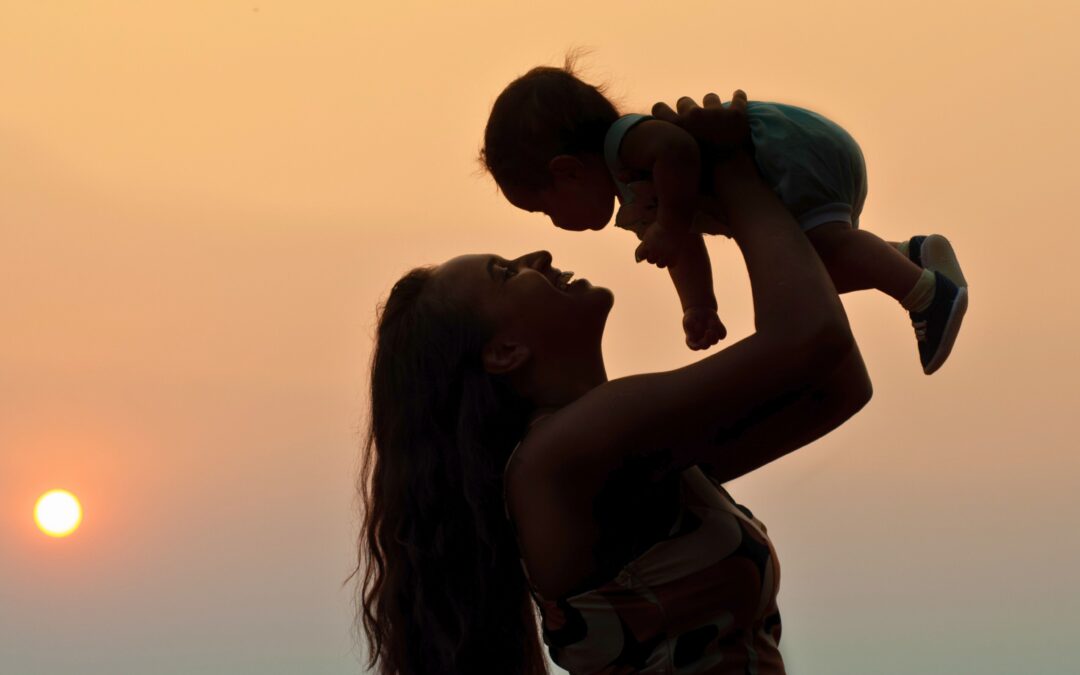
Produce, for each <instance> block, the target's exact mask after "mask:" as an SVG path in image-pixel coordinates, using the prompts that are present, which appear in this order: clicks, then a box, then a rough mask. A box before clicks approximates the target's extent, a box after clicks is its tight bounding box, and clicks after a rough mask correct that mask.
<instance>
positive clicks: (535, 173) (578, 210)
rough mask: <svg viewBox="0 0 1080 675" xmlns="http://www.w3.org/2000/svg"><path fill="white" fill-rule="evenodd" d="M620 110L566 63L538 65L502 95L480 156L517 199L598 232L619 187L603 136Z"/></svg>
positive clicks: (568, 224) (561, 221)
mask: <svg viewBox="0 0 1080 675" xmlns="http://www.w3.org/2000/svg"><path fill="white" fill-rule="evenodd" d="M618 118H619V112H618V111H617V110H616V109H615V106H614V105H612V104H611V102H610V101H608V100H607V98H605V97H604V95H603V94H602V93H601V92H600V90H599V89H598V88H597V87H594V86H592V85H589V84H586V83H585V82H582V81H581V80H579V79H578V78H577V77H575V76H574V74H573V73H572V72H571V69H570V66H569V64H568V65H567V67H565V68H550V67H546V66H541V67H539V68H533V69H532V70H530V71H529V72H527V73H525V74H524V75H522V76H521V77H519V78H518V79H516V80H514V81H513V82H511V83H510V85H509V86H507V87H506V89H504V90H503V91H502V93H501V94H499V98H497V99H495V105H494V106H492V108H491V116H490V117H489V118H488V123H487V128H486V129H485V130H484V149H483V150H482V151H481V153H480V159H481V161H482V162H483V164H484V166H485V167H486V168H487V170H488V171H490V172H491V175H492V176H493V177H494V178H495V182H496V183H498V185H499V189H500V190H502V192H503V194H504V195H506V198H507V199H509V200H510V203H511V204H513V205H514V206H517V207H518V208H521V209H525V210H526V211H540V212H543V213H545V214H547V216H548V217H549V218H551V221H552V222H553V223H554V224H555V225H556V226H557V227H560V228H562V229H564V230H599V229H601V228H602V227H604V226H605V225H607V223H608V221H609V220H611V213H612V211H613V209H614V202H615V194H616V188H615V183H614V181H613V180H612V179H611V176H610V174H609V173H608V169H607V165H606V164H605V162H604V136H605V135H606V134H607V130H608V128H609V127H610V126H611V125H612V124H614V123H615V120H617V119H618Z"/></svg>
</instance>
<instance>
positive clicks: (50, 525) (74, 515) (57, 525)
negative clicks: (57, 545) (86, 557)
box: [34, 490, 82, 537]
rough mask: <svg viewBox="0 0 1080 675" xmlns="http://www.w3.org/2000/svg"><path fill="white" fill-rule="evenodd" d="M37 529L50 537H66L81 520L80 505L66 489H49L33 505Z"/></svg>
mask: <svg viewBox="0 0 1080 675" xmlns="http://www.w3.org/2000/svg"><path fill="white" fill-rule="evenodd" d="M34 520H35V521H37V526H38V529H39V530H41V531H42V532H44V533H45V534H47V535H49V536H50V537H66V536H68V535H69V534H71V533H72V532H74V531H75V530H76V529H77V528H78V527H79V523H81V522H82V506H81V505H80V504H79V500H78V499H76V498H75V495H73V494H71V493H70V492H68V491H67V490H49V491H48V492H46V493H45V494H43V495H41V496H40V497H38V500H37V505H35V506H34Z"/></svg>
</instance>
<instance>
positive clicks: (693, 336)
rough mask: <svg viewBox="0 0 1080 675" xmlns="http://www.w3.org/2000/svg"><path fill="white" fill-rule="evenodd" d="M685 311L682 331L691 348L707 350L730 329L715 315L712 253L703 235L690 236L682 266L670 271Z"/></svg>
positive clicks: (680, 264)
mask: <svg viewBox="0 0 1080 675" xmlns="http://www.w3.org/2000/svg"><path fill="white" fill-rule="evenodd" d="M668 272H669V273H670V274H671V281H672V282H673V283H674V284H675V290H676V291H677V292H678V294H679V302H680V303H682V309H683V332H685V333H686V346H687V347H689V348H690V349H708V348H709V347H711V346H713V345H714V344H716V343H717V342H718V341H720V340H723V339H724V336H726V335H727V329H726V328H724V324H723V323H721V321H720V317H719V316H717V314H716V296H715V295H714V294H713V283H712V267H711V266H710V264H709V251H708V249H706V248H705V240H704V238H703V237H702V236H701V235H700V234H690V235H689V237H688V239H687V242H686V245H685V246H684V247H683V251H682V257H681V258H680V259H679V264H678V265H674V266H672V267H669V268H668Z"/></svg>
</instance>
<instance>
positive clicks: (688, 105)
mask: <svg viewBox="0 0 1080 675" xmlns="http://www.w3.org/2000/svg"><path fill="white" fill-rule="evenodd" d="M697 107H699V106H698V104H697V101H695V100H694V99H692V98H690V97H689V96H680V97H679V100H678V101H676V102H675V108H676V109H677V110H678V111H679V114H680V115H685V114H686V113H688V112H690V111H691V110H693V109H694V108H697Z"/></svg>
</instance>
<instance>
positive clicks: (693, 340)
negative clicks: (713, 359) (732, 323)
mask: <svg viewBox="0 0 1080 675" xmlns="http://www.w3.org/2000/svg"><path fill="white" fill-rule="evenodd" d="M682 326H683V333H685V334H686V346H687V347H689V348H690V349H708V348H709V347H712V346H713V345H714V344H716V343H717V342H719V341H720V340H723V339H724V338H725V337H727V328H724V324H723V323H721V321H720V317H719V316H718V315H717V313H716V310H715V309H713V308H712V307H691V308H690V309H688V310H686V311H685V312H683V317H682Z"/></svg>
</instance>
